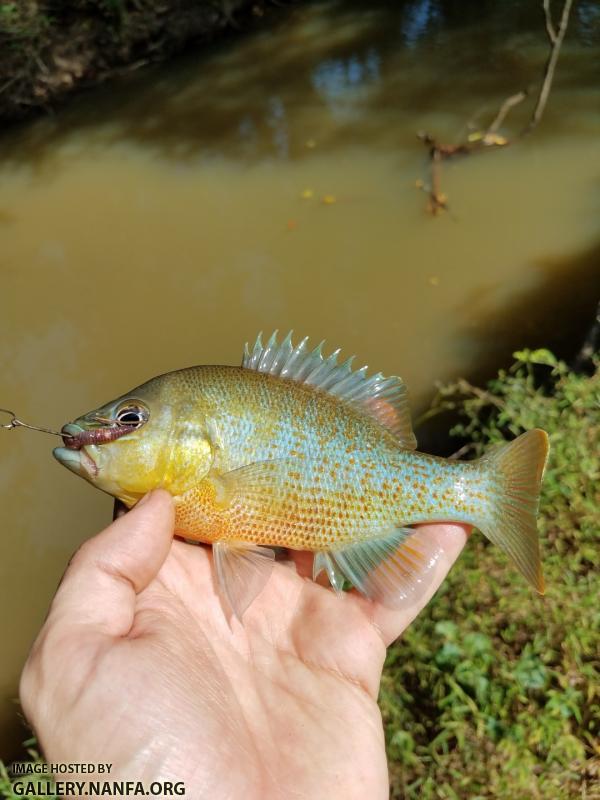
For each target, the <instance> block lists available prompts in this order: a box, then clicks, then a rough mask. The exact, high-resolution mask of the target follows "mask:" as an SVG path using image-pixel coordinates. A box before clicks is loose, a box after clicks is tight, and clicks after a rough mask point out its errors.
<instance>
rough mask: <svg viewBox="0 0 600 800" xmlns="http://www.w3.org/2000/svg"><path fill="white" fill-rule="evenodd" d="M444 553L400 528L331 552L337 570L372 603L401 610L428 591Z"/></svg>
mask: <svg viewBox="0 0 600 800" xmlns="http://www.w3.org/2000/svg"><path fill="white" fill-rule="evenodd" d="M441 553H442V550H441V548H440V547H439V546H438V545H433V544H430V543H429V542H428V541H427V539H426V538H425V537H424V536H422V535H420V533H418V531H417V530H415V529H413V528H401V527H397V528H394V529H392V530H391V531H386V532H382V533H381V535H380V536H377V537H375V538H370V539H369V540H368V541H363V542H359V543H357V544H351V545H348V546H346V547H344V548H341V549H336V550H332V551H331V552H330V554H329V555H330V557H331V559H332V560H333V561H334V562H335V564H336V566H337V568H338V570H339V571H340V572H341V573H342V574H343V575H344V576H345V577H346V578H347V579H348V580H349V581H350V582H351V583H352V584H353V585H354V586H355V588H356V589H358V591H359V592H361V593H362V594H364V595H365V596H366V597H368V598H370V599H371V600H376V601H377V602H379V603H381V604H382V605H384V606H388V607H390V608H400V607H402V606H403V605H405V604H406V603H407V602H410V600H411V599H412V598H414V597H415V596H417V595H418V594H419V593H420V591H423V590H425V589H426V588H427V578H428V574H429V573H430V572H431V570H432V568H433V567H434V566H435V564H436V563H437V561H438V559H439V557H440V555H441Z"/></svg>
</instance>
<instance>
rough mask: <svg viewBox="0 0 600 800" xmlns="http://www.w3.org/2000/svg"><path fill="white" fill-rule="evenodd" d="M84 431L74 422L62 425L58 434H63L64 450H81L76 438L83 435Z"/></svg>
mask: <svg viewBox="0 0 600 800" xmlns="http://www.w3.org/2000/svg"><path fill="white" fill-rule="evenodd" d="M84 430H85V429H84V428H82V427H81V425H78V424H77V423H76V422H67V424H66V425H63V426H62V428H61V429H60V432H61V433H62V434H63V437H62V438H63V442H64V445H65V447H66V448H68V449H69V450H81V444H80V443H79V442H78V441H77V437H78V436H79V434H80V433H83V431H84ZM56 449H57V450H62V449H63V448H61V447H57V448H56Z"/></svg>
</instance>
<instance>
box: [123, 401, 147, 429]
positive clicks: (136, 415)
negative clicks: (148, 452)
mask: <svg viewBox="0 0 600 800" xmlns="http://www.w3.org/2000/svg"><path fill="white" fill-rule="evenodd" d="M148 417H149V414H148V410H147V409H146V408H143V407H142V406H137V405H127V406H124V407H123V408H121V409H119V411H117V417H116V418H117V425H123V427H127V428H132V429H133V428H139V427H140V426H141V425H143V424H144V422H147V420H148Z"/></svg>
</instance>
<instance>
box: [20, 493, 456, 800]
mask: <svg viewBox="0 0 600 800" xmlns="http://www.w3.org/2000/svg"><path fill="white" fill-rule="evenodd" d="M173 524H174V513H173V504H172V501H171V498H170V495H168V494H167V493H166V492H163V491H156V492H153V493H151V494H150V495H147V496H146V497H145V498H143V500H142V501H141V502H140V503H139V504H138V506H136V507H135V508H134V509H133V510H132V511H130V512H129V513H127V514H126V515H125V516H123V517H121V518H120V519H117V520H116V521H115V522H113V524H112V525H110V526H109V527H108V528H106V530H104V531H102V532H101V533H100V534H98V535H97V536H95V537H94V538H92V539H90V540H89V541H87V542H86V543H85V544H83V546H82V547H81V548H80V549H79V551H78V552H77V553H76V554H75V556H74V558H73V559H72V561H71V563H70V564H69V567H68V569H67V571H66V573H65V576H64V578H63V581H62V583H61V585H60V587H59V589H58V592H57V594H56V597H55V598H54V601H53V603H52V606H51V608H50V612H49V615H48V618H47V619H46V622H45V624H44V626H43V628H42V630H41V632H40V634H39V635H38V637H37V640H36V642H35V644H34V646H33V649H32V651H31V653H30V656H29V659H28V661H27V663H26V665H25V668H24V671H23V675H22V679H21V702H22V705H23V709H24V711H25V715H26V716H27V718H28V719H29V721H30V722H31V724H32V725H33V728H34V730H35V732H36V734H37V736H38V740H39V742H40V744H41V747H42V750H43V752H44V754H45V756H46V758H47V759H48V761H50V762H74V761H87V762H90V761H92V762H95V763H99V762H110V763H112V765H113V767H112V772H111V775H110V778H111V780H112V779H120V780H133V781H142V782H144V783H146V784H147V783H150V782H152V781H159V780H160V781H165V780H167V781H168V780H170V781H173V782H175V781H183V782H184V783H185V788H186V796H187V797H191V798H194V800H200V798H207V800H208V799H210V800H236V799H237V798H244V800H255V799H256V800H271V798H288V797H297V798H306V799H307V800H308V799H310V800H320V798H323V800H324V799H325V798H327V799H328V800H334V798H343V799H344V800H353V799H354V798H356V800H359V799H360V800H365V798H369V800H378V798H382V799H383V798H387V797H388V793H389V787H388V776H387V765H386V758H385V748H384V736H383V727H382V722H381V716H380V713H379V709H378V707H377V692H378V687H379V680H380V677H381V670H382V667H383V662H384V657H385V650H386V646H387V645H388V644H390V643H391V642H392V641H393V640H394V639H396V638H397V637H398V636H399V635H400V634H401V633H402V631H403V630H404V629H405V628H406V627H407V626H408V625H409V624H410V622H411V621H412V620H413V619H414V617H415V616H416V615H417V614H418V612H419V611H420V610H421V608H422V607H423V606H424V605H425V604H426V602H427V601H428V600H429V599H430V597H431V596H432V595H433V593H434V592H435V590H436V589H437V588H438V586H439V585H440V583H441V582H442V580H443V579H444V577H445V575H446V573H447V571H448V569H449V568H450V566H451V565H452V563H453V562H454V560H455V559H456V558H457V556H458V555H459V553H460V551H461V549H462V547H463V545H464V543H465V540H466V531H467V529H466V528H465V527H464V526H460V525H450V524H443V525H442V524H437V525H423V526H421V527H420V529H419V531H418V532H417V533H416V534H415V535H416V536H424V537H428V538H430V537H434V538H435V539H436V540H438V541H439V542H441V543H442V545H443V549H444V554H443V556H442V557H441V558H440V560H439V562H438V564H437V565H436V567H435V570H434V571H433V574H432V575H431V586H430V587H429V590H428V592H427V593H426V594H425V595H424V596H422V597H421V598H419V600H418V601H416V602H415V603H414V604H413V605H412V606H407V607H406V608H405V609H404V610H401V611H392V610H390V609H387V608H383V607H382V606H380V605H378V604H376V603H372V602H370V601H368V600H365V599H364V598H362V597H360V596H359V595H357V594H356V593H354V592H350V593H345V594H344V595H343V596H341V597H338V596H337V595H335V594H334V592H333V591H330V590H326V589H324V588H323V587H322V586H319V585H317V584H314V583H313V582H312V581H310V580H305V579H304V578H303V577H302V575H304V574H308V564H309V562H310V560H311V558H310V556H309V555H308V554H294V558H295V561H296V564H297V568H298V573H297V572H295V571H294V570H292V569H289V568H288V567H287V566H284V565H282V564H276V565H275V567H274V569H273V573H272V575H271V578H270V579H269V582H268V584H267V586H266V587H265V589H264V590H263V592H262V593H261V594H260V595H259V596H258V598H257V599H256V600H255V601H254V603H253V604H252V606H251V607H250V608H249V609H248V611H247V612H246V614H245V615H244V624H243V626H242V625H241V624H239V622H238V621H237V620H236V619H235V618H234V619H233V620H232V621H231V626H232V627H230V625H229V621H228V617H227V616H226V615H225V613H224V611H223V607H222V604H221V601H220V598H219V596H218V594H217V590H216V586H215V582H214V579H213V571H212V556H211V551H210V548H206V547H193V546H190V545H188V544H185V543H184V542H181V541H176V540H175V541H174V540H173V538H172V537H173Z"/></svg>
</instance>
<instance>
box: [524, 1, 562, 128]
mask: <svg viewBox="0 0 600 800" xmlns="http://www.w3.org/2000/svg"><path fill="white" fill-rule="evenodd" d="M548 3H549V0H544V10H546V9H547V8H548ZM572 5H573V0H565V3H564V5H563V10H562V15H561V18H560V24H559V26H558V31H556V32H555V35H554V39H553V40H552V49H551V50H550V55H549V56H548V61H547V62H546V69H545V70H544V80H543V83H542V87H541V89H540V93H539V95H538V101H537V103H536V106H535V109H534V111H533V114H532V117H531V121H530V123H529V125H528V126H527V128H525V130H524V131H523V134H525V133H531V131H532V130H533V129H534V128H535V127H536V126H537V125H539V123H540V120H541V119H542V116H543V114H544V110H545V108H546V103H547V102H548V97H549V95H550V89H551V88H552V81H553V80H554V70H555V69H556V64H557V61H558V56H559V54H560V48H561V46H562V43H563V39H564V38H565V33H566V32H567V26H568V24H569V14H570V13H571V6H572ZM547 19H548V14H546V20H547ZM553 30H554V29H553Z"/></svg>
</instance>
